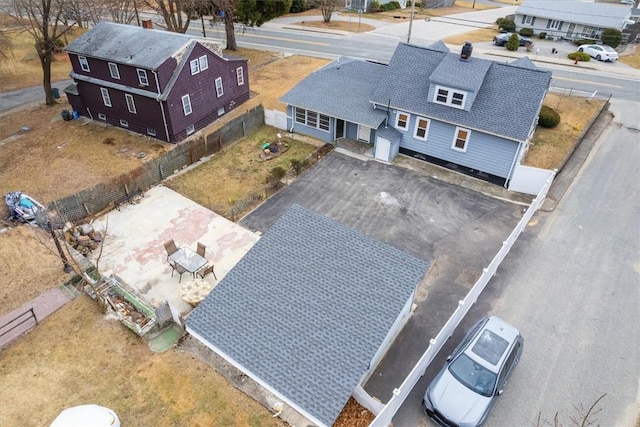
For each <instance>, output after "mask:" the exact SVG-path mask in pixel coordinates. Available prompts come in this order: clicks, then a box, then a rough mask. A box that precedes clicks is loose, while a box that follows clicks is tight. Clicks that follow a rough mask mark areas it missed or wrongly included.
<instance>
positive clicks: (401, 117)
mask: <svg viewBox="0 0 640 427" xmlns="http://www.w3.org/2000/svg"><path fill="white" fill-rule="evenodd" d="M396 128H398V129H402V130H407V129H409V115H408V114H407V113H400V112H398V114H397V115H396Z"/></svg>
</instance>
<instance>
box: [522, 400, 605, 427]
mask: <svg viewBox="0 0 640 427" xmlns="http://www.w3.org/2000/svg"><path fill="white" fill-rule="evenodd" d="M606 395H607V394H606V393H605V394H603V395H602V396H600V397H599V398H597V399H596V401H595V402H593V403H592V404H591V406H589V407H588V408H585V406H584V405H583V404H580V405H579V406H577V405H573V409H574V410H575V411H576V413H577V415H573V416H571V417H569V419H570V421H571V425H574V426H578V427H590V426H594V427H595V426H599V425H600V424H599V423H598V420H597V419H596V415H598V413H600V411H602V408H599V407H598V404H599V403H600V401H601V400H602V399H604V397H605V396H606ZM534 426H535V427H544V426H548V427H563V424H562V422H561V421H560V413H559V412H556V413H555V414H554V416H553V420H549V419H546V418H545V419H543V418H542V413H538V419H537V420H536V422H535V423H534Z"/></svg>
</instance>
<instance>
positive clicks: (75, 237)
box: [63, 222, 103, 256]
mask: <svg viewBox="0 0 640 427" xmlns="http://www.w3.org/2000/svg"><path fill="white" fill-rule="evenodd" d="M63 232H64V240H65V241H66V242H67V243H68V244H69V246H71V247H73V248H74V249H75V250H77V251H78V252H80V253H81V254H82V255H84V256H87V255H88V254H89V253H91V252H92V251H93V250H95V249H96V248H97V247H98V245H100V242H102V238H103V236H102V233H100V232H99V231H96V230H95V229H94V228H93V226H92V225H91V224H81V225H78V226H76V225H73V224H72V223H70V222H67V223H66V224H65V225H64V228H63Z"/></svg>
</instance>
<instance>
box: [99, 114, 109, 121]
mask: <svg viewBox="0 0 640 427" xmlns="http://www.w3.org/2000/svg"><path fill="white" fill-rule="evenodd" d="M98 118H99V119H100V120H107V115H106V114H103V113H98Z"/></svg>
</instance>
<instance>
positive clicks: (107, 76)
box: [64, 22, 249, 142]
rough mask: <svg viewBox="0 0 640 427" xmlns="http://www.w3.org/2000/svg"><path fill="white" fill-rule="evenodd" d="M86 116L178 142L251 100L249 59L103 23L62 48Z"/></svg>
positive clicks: (74, 100) (203, 42)
mask: <svg viewBox="0 0 640 427" xmlns="http://www.w3.org/2000/svg"><path fill="white" fill-rule="evenodd" d="M65 50H66V51H67V52H68V53H69V58H70V59H71V64H72V67H73V71H72V72H71V77H72V78H73V81H74V83H73V84H71V85H70V86H68V87H67V88H66V89H65V90H64V91H65V93H66V95H67V98H68V99H69V103H70V104H71V106H72V107H73V109H74V110H76V111H78V113H79V114H80V115H82V116H87V117H90V118H92V119H94V120H100V121H103V122H106V123H108V124H110V125H113V126H119V127H123V128H127V129H129V130H131V131H134V132H137V133H141V134H143V135H149V136H152V137H154V138H157V139H161V140H163V141H168V142H178V141H180V140H182V139H184V138H186V137H187V136H189V135H191V134H193V133H194V132H196V131H198V130H200V129H202V128H203V127H205V126H207V125H208V124H210V123H212V122H214V121H215V120H216V119H217V118H218V117H220V116H222V115H224V114H226V113H227V112H229V111H230V110H233V109H234V108H236V107H237V106H238V105H240V104H242V103H243V102H245V101H246V100H248V99H249V78H248V77H249V76H248V71H247V60H246V59H239V58H225V57H224V56H223V54H222V48H221V46H220V44H219V43H217V42H215V41H213V40H208V39H203V38H197V37H192V36H188V35H185V34H177V33H170V32H167V31H161V30H152V29H145V28H141V27H135V26H130V25H123V24H114V23H111V22H101V23H99V24H98V25H96V26H95V27H93V28H92V29H91V30H89V31H87V32H86V33H85V34H83V35H82V36H80V37H79V38H78V39H76V40H75V41H73V42H72V43H71V44H69V46H67V47H66V49H65Z"/></svg>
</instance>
